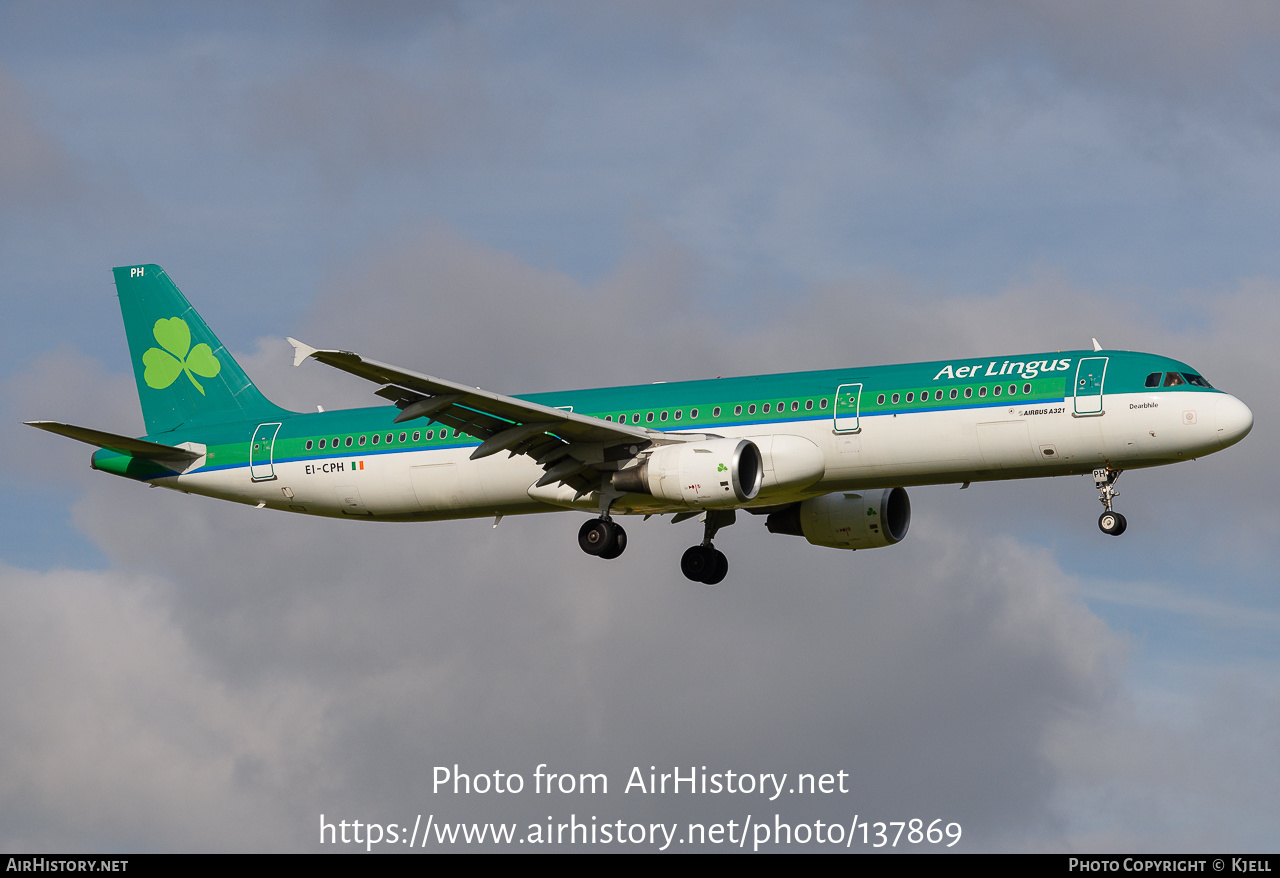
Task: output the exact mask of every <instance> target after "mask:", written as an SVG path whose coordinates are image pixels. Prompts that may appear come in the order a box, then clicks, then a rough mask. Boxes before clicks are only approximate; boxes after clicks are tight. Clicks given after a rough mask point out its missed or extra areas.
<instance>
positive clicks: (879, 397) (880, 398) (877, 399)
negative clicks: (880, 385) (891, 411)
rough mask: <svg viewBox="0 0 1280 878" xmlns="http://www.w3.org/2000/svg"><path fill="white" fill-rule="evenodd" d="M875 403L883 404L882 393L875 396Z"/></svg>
mask: <svg viewBox="0 0 1280 878" xmlns="http://www.w3.org/2000/svg"><path fill="white" fill-rule="evenodd" d="M876 405H884V394H883V393H882V394H880V395H879V396H877V397H876Z"/></svg>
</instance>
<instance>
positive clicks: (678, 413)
mask: <svg viewBox="0 0 1280 878" xmlns="http://www.w3.org/2000/svg"><path fill="white" fill-rule="evenodd" d="M682 414H684V413H683V412H681V411H680V409H676V420H677V421H678V420H680V416H681V415H682Z"/></svg>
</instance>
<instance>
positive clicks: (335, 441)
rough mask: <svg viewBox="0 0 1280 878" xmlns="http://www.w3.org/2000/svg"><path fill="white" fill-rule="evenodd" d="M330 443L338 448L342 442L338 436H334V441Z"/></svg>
mask: <svg viewBox="0 0 1280 878" xmlns="http://www.w3.org/2000/svg"><path fill="white" fill-rule="evenodd" d="M329 444H330V445H332V446H333V447H334V448H337V447H338V446H339V445H341V444H342V443H341V442H339V441H338V437H337V436H334V437H333V441H332V442H330V443H329Z"/></svg>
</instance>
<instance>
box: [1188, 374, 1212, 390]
mask: <svg viewBox="0 0 1280 878" xmlns="http://www.w3.org/2000/svg"><path fill="white" fill-rule="evenodd" d="M1182 377H1183V378H1185V379H1187V383H1188V384H1194V385H1195V386H1196V387H1207V388H1209V389H1210V390H1212V389H1213V385H1212V384H1210V383H1209V382H1208V381H1205V380H1204V378H1202V377H1200V376H1199V375H1197V374H1195V373H1194V372H1183V373H1182Z"/></svg>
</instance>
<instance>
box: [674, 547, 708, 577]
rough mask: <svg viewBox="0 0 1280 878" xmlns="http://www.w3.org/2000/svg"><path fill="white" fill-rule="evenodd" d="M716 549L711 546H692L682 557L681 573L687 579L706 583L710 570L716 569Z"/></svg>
mask: <svg viewBox="0 0 1280 878" xmlns="http://www.w3.org/2000/svg"><path fill="white" fill-rule="evenodd" d="M714 552H715V549H712V548H711V547H710V546H690V547H689V548H687V549H685V551H684V554H683V555H682V556H680V572H681V573H683V574H684V577H685V579H691V580H693V581H694V582H704V581H705V579H704V577H705V576H706V575H707V572H708V571H709V570H714V569H715V563H716V559H715V555H714V554H713V553H714Z"/></svg>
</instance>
